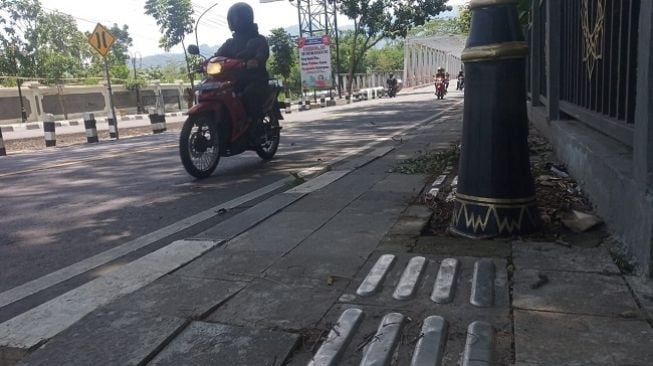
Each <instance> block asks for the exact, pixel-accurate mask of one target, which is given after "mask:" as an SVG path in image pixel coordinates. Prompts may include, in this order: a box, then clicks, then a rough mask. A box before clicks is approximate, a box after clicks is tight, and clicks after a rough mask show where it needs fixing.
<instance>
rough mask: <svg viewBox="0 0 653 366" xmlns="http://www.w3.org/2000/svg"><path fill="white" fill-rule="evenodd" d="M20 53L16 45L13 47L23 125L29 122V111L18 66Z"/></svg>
mask: <svg viewBox="0 0 653 366" xmlns="http://www.w3.org/2000/svg"><path fill="white" fill-rule="evenodd" d="M17 53H18V48H17V47H16V45H14V46H13V52H12V56H13V59H14V68H15V70H16V85H17V86H18V100H19V101H20V117H21V120H22V121H23V123H25V122H27V111H25V103H24V102H23V89H22V85H23V79H22V78H21V77H20V68H19V66H18V58H17V57H16V54H17Z"/></svg>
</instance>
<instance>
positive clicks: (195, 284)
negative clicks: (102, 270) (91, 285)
mask: <svg viewBox="0 0 653 366" xmlns="http://www.w3.org/2000/svg"><path fill="white" fill-rule="evenodd" d="M245 286H246V283H244V282H233V281H220V280H208V279H201V278H189V277H182V276H179V275H176V274H172V275H167V276H165V277H162V278H160V279H158V280H157V281H155V282H153V283H152V284H151V285H150V286H148V287H146V288H144V289H143V290H142V291H137V292H134V293H131V294H129V295H127V296H124V297H122V298H120V299H118V300H116V301H114V302H112V303H111V304H109V305H107V308H108V309H114V310H118V311H137V312H140V313H151V314H157V315H161V316H171V317H177V318H182V319H200V318H202V317H204V316H206V315H208V313H209V312H210V311H212V310H213V309H214V308H216V307H217V306H219V305H220V304H221V303H223V302H224V301H226V300H228V299H229V298H230V297H232V296H233V295H235V294H236V293H238V291H240V290H241V289H243V288H244V287H245Z"/></svg>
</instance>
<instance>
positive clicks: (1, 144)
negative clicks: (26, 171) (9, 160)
mask: <svg viewBox="0 0 653 366" xmlns="http://www.w3.org/2000/svg"><path fill="white" fill-rule="evenodd" d="M5 155H7V149H6V148H5V140H4V139H3V138H2V128H0V156H5Z"/></svg>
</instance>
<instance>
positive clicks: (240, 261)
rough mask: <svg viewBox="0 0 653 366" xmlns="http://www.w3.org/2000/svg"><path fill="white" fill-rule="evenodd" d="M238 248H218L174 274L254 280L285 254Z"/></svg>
mask: <svg viewBox="0 0 653 366" xmlns="http://www.w3.org/2000/svg"><path fill="white" fill-rule="evenodd" d="M307 235H308V234H307ZM266 244H270V242H267V243H266ZM236 248H237V247H227V248H218V249H216V250H214V251H212V252H210V253H208V254H206V255H205V256H203V257H202V258H199V259H198V260H196V261H195V262H193V263H191V264H190V265H188V266H185V267H184V268H181V269H179V270H178V271H177V272H175V273H174V275H176V276H180V277H188V278H197V279H208V280H220V281H236V282H252V281H253V280H254V279H256V278H258V277H260V276H261V275H262V274H263V272H264V271H265V269H267V268H268V267H269V266H271V265H272V263H274V262H275V261H277V260H278V259H279V258H281V257H282V256H283V254H284V253H283V252H279V251H273V250H270V249H271V248H270V249H267V250H265V249H258V250H241V249H236Z"/></svg>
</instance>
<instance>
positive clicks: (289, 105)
mask: <svg viewBox="0 0 653 366" xmlns="http://www.w3.org/2000/svg"><path fill="white" fill-rule="evenodd" d="M290 113H292V101H291V100H290V99H286V114H290Z"/></svg>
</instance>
